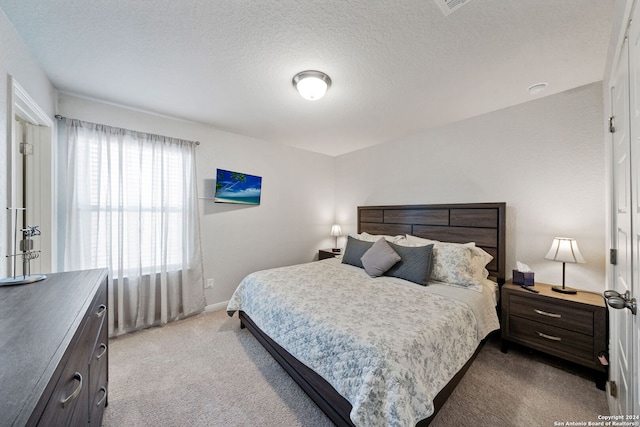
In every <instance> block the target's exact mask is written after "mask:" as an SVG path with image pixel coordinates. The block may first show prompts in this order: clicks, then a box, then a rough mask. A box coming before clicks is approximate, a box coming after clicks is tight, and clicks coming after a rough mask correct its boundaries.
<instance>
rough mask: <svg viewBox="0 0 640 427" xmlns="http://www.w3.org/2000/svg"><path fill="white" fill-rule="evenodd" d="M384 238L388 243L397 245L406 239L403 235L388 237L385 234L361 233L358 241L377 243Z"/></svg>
mask: <svg viewBox="0 0 640 427" xmlns="http://www.w3.org/2000/svg"><path fill="white" fill-rule="evenodd" d="M383 237H384V239H385V240H386V241H387V242H391V243H395V242H397V241H398V240H400V239H403V238H404V236H403V235H398V236H388V235H385V234H369V233H367V232H364V233H360V235H359V236H358V237H357V239H360V240H364V241H365V242H375V241H377V240H379V239H382V238H383Z"/></svg>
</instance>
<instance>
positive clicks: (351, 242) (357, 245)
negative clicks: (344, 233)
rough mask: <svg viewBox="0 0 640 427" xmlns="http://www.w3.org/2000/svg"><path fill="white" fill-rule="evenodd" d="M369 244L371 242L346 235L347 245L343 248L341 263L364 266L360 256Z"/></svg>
mask: <svg viewBox="0 0 640 427" xmlns="http://www.w3.org/2000/svg"><path fill="white" fill-rule="evenodd" d="M371 246H373V242H365V241H363V240H358V239H354V238H353V237H351V236H348V237H347V246H346V247H345V248H344V255H342V263H343V264H349V265H355V266H356V267H360V268H364V267H363V265H362V261H361V260H360V258H362V255H364V253H365V252H367V251H368V250H369V248H370V247H371Z"/></svg>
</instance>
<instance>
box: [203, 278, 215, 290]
mask: <svg viewBox="0 0 640 427" xmlns="http://www.w3.org/2000/svg"><path fill="white" fill-rule="evenodd" d="M205 288H213V279H207V285H206V286H205Z"/></svg>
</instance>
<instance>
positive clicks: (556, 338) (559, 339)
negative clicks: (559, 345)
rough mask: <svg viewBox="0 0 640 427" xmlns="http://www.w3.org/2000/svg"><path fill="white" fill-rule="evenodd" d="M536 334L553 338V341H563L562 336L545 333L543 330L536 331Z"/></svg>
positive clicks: (549, 338)
mask: <svg viewBox="0 0 640 427" xmlns="http://www.w3.org/2000/svg"><path fill="white" fill-rule="evenodd" d="M536 334H538V336H539V337H541V338H546V339H548V340H551V341H562V338H560V337H554V336H553V335H547V334H543V333H542V332H538V331H536Z"/></svg>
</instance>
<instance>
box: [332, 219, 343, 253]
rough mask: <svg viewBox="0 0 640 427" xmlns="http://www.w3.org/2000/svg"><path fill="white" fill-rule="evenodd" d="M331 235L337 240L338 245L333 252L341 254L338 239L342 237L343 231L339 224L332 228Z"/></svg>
mask: <svg viewBox="0 0 640 427" xmlns="http://www.w3.org/2000/svg"><path fill="white" fill-rule="evenodd" d="M331 235H332V236H333V237H335V238H336V245H335V247H334V248H333V249H331V250H332V251H333V252H340V248H339V247H338V237H339V236H342V229H341V228H340V226H339V225H338V224H334V225H333V227H331Z"/></svg>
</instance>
